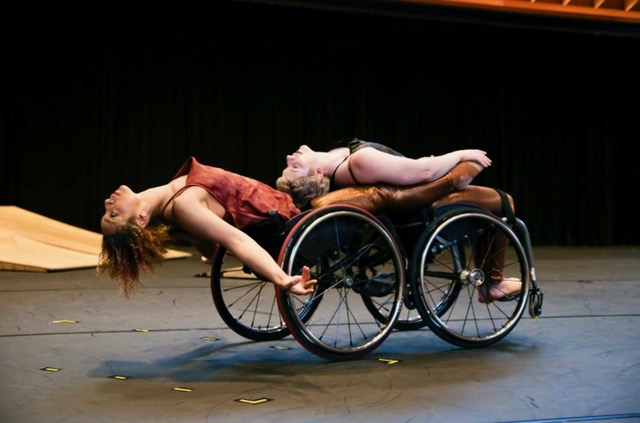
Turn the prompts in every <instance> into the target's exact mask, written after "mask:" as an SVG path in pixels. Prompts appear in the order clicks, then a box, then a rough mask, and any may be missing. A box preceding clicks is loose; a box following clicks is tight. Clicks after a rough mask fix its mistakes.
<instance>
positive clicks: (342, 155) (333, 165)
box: [320, 147, 349, 175]
mask: <svg viewBox="0 0 640 423" xmlns="http://www.w3.org/2000/svg"><path fill="white" fill-rule="evenodd" d="M321 154H322V155H323V157H322V159H321V165H320V167H322V170H323V171H324V172H325V173H326V174H327V175H331V174H333V173H334V172H335V171H336V169H337V168H338V166H340V165H341V164H342V162H344V161H345V159H346V158H347V157H349V149H348V148H347V147H338V148H334V149H332V150H330V151H327V152H326V153H321Z"/></svg>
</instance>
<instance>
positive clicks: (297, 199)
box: [276, 175, 329, 209]
mask: <svg viewBox="0 0 640 423" xmlns="http://www.w3.org/2000/svg"><path fill="white" fill-rule="evenodd" d="M276 188H277V189H278V191H282V192H285V193H287V194H289V196H291V199H292V200H293V203H294V204H295V205H296V206H297V207H298V208H299V209H303V208H305V207H306V205H307V204H308V203H309V201H311V200H313V199H314V198H316V197H319V196H321V195H323V194H326V193H327V192H329V178H327V177H326V175H325V177H324V178H322V179H318V178H317V177H316V176H315V175H311V176H303V177H301V178H295V179H290V178H285V177H284V176H281V177H279V178H278V179H277V180H276Z"/></svg>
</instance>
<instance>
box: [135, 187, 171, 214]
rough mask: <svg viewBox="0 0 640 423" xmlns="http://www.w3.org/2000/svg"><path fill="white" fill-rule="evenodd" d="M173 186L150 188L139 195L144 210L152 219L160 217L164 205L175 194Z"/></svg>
mask: <svg viewBox="0 0 640 423" xmlns="http://www.w3.org/2000/svg"><path fill="white" fill-rule="evenodd" d="M174 191H175V190H174V189H173V187H172V184H171V183H169V184H166V185H160V186H157V187H153V188H148V189H146V190H144V191H142V192H140V193H139V194H138V196H139V198H140V201H141V207H142V209H143V210H144V211H145V212H147V214H148V215H149V216H150V217H156V216H159V215H160V214H161V213H162V208H163V207H164V204H165V203H166V202H167V201H169V198H171V196H172V195H173V193H174Z"/></svg>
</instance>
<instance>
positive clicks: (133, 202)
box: [100, 185, 140, 235]
mask: <svg viewBox="0 0 640 423" xmlns="http://www.w3.org/2000/svg"><path fill="white" fill-rule="evenodd" d="M139 204H140V201H139V200H138V197H137V196H136V194H135V193H134V192H133V191H132V190H131V188H129V187H128V186H126V185H121V186H120V187H119V188H118V189H117V190H115V191H114V192H113V194H111V195H110V196H109V198H107V199H106V200H104V209H105V212H104V215H103V216H102V220H101V221H100V226H101V228H102V233H103V234H105V235H109V234H112V233H115V232H117V231H118V230H119V229H120V228H122V227H124V226H125V225H126V224H127V223H128V222H130V221H131V220H132V219H133V218H134V217H135V216H136V213H137V207H138V205H139Z"/></svg>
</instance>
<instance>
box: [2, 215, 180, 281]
mask: <svg viewBox="0 0 640 423" xmlns="http://www.w3.org/2000/svg"><path fill="white" fill-rule="evenodd" d="M101 243H102V234H99V233H96V232H91V231H87V230H85V229H81V228H77V227H75V226H71V225H67V224H66V223H62V222H59V221H57V220H54V219H50V218H48V217H45V216H42V215H39V214H37V213H33V212H30V211H27V210H24V209H21V208H19V207H16V206H0V270H18V271H27V272H50V271H58V270H72V269H82V268H88V267H96V266H97V265H98V255H99V254H100V245H101ZM190 256H191V254H190V253H187V252H183V251H177V250H169V251H168V252H167V254H166V255H165V257H166V258H167V259H174V258H184V257H190Z"/></svg>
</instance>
